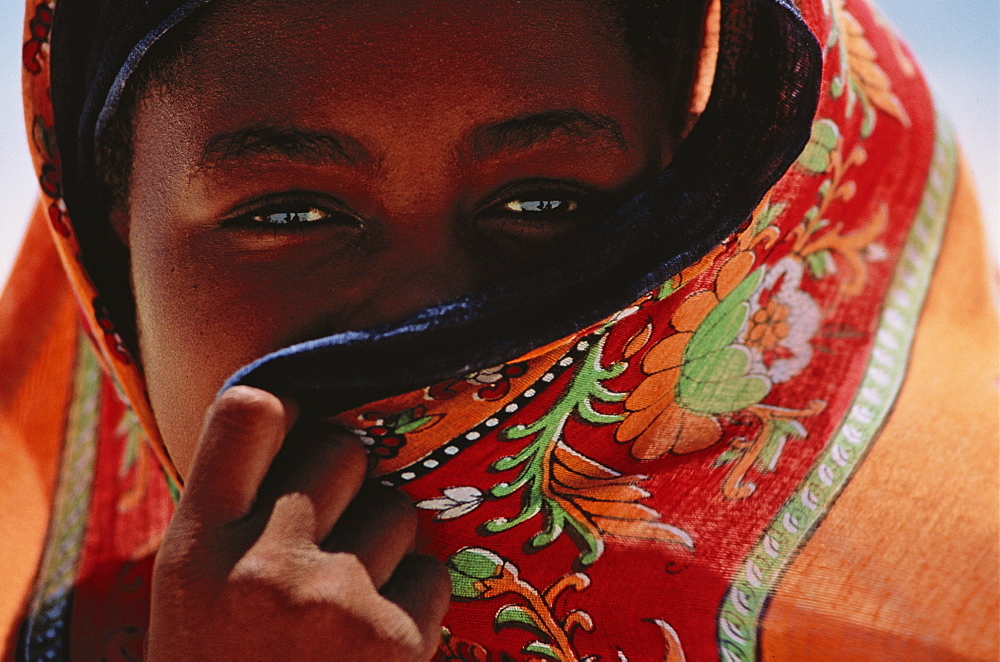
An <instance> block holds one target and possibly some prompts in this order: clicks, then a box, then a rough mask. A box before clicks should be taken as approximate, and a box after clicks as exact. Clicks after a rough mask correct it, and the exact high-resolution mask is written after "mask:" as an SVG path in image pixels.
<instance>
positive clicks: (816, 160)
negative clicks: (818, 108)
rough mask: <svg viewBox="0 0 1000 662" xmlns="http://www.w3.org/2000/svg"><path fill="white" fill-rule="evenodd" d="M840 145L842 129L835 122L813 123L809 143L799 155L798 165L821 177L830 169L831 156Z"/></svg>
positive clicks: (822, 121)
mask: <svg viewBox="0 0 1000 662" xmlns="http://www.w3.org/2000/svg"><path fill="white" fill-rule="evenodd" d="M839 143H840V129H839V128H838V127H837V125H836V123H834V121H833V120H828V119H822V120H817V121H816V122H813V125H812V135H811V136H810V137H809V143H808V144H807V145H806V148H805V149H804V150H802V153H801V154H799V158H798V161H797V163H798V164H799V166H800V167H802V168H803V169H805V170H806V171H808V172H810V173H812V174H814V175H820V174H823V173H824V172H826V171H827V170H829V168H830V154H831V153H833V151H834V150H835V149H837V145H838V144H839Z"/></svg>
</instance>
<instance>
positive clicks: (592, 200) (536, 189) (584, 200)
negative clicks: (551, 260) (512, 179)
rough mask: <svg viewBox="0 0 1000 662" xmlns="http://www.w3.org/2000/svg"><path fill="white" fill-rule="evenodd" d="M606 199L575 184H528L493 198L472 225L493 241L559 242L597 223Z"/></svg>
mask: <svg viewBox="0 0 1000 662" xmlns="http://www.w3.org/2000/svg"><path fill="white" fill-rule="evenodd" d="M610 197H611V196H610V195H604V194H601V193H600V192H598V191H594V190H592V189H590V188H589V187H586V186H584V185H581V184H576V183H575V182H563V181H547V180H546V181H538V180H535V181H529V182H524V183H522V184H515V185H514V186H510V187H507V188H505V189H504V190H502V191H501V192H500V193H499V194H497V195H495V196H494V197H493V201H492V202H491V203H489V204H488V205H486V206H485V208H484V209H483V210H482V211H480V212H479V213H478V214H477V216H476V223H477V226H478V228H479V229H480V230H481V231H483V232H485V233H486V234H487V235H488V236H489V237H490V238H491V240H494V241H501V242H507V241H514V242H528V243H534V244H552V243H561V242H564V241H569V240H570V239H572V238H574V237H576V236H577V235H579V234H580V233H582V232H584V231H585V230H586V229H588V228H589V227H592V226H593V225H594V224H596V223H598V222H600V220H601V218H602V216H603V214H605V213H606V212H607V210H608V209H609V203H610V200H609V198H610Z"/></svg>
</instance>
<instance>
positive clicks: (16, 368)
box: [0, 207, 79, 640]
mask: <svg viewBox="0 0 1000 662" xmlns="http://www.w3.org/2000/svg"><path fill="white" fill-rule="evenodd" d="M12 273H13V275H12V276H11V279H10V281H9V282H8V283H7V287H6V289H5V291H4V294H3V298H2V299H0V375H2V376H3V377H2V379H0V467H3V469H2V471H0V503H2V504H3V508H0V540H3V543H4V544H2V545H0V568H3V573H0V636H3V637H4V640H9V638H10V637H11V636H12V635H13V633H14V630H15V628H16V625H15V619H16V618H17V617H18V616H19V615H20V612H21V609H22V606H23V605H22V603H23V601H24V598H25V596H26V594H27V592H28V589H29V588H30V585H31V582H32V579H33V578H34V576H35V571H36V570H37V567H38V560H39V558H40V557H41V553H42V545H43V543H44V542H45V530H46V526H47V525H48V520H49V511H50V509H51V504H52V494H53V489H54V486H55V479H56V471H57V469H58V462H59V451H60V449H61V447H62V439H63V437H62V435H63V431H64V428H63V426H64V420H65V416H64V415H63V413H62V412H64V411H65V410H66V407H67V405H68V401H69V395H70V389H69V384H70V381H71V371H72V369H73V364H74V355H75V351H76V341H77V329H78V322H77V320H78V315H79V313H78V311H77V307H76V303H75V301H74V300H73V295H72V294H71V293H70V290H69V287H68V284H67V282H66V275H65V272H64V271H63V268H62V265H61V264H60V263H59V258H58V256H57V255H56V252H55V247H54V246H53V245H52V242H51V241H50V240H49V238H48V229H47V228H46V219H45V214H44V210H43V209H42V208H41V207H38V208H37V209H36V212H35V215H34V217H33V219H32V222H31V224H30V226H29V228H28V233H27V237H26V238H25V242H24V248H23V249H22V251H21V254H20V256H19V257H18V259H17V263H16V264H15V265H14V269H13V272H12Z"/></svg>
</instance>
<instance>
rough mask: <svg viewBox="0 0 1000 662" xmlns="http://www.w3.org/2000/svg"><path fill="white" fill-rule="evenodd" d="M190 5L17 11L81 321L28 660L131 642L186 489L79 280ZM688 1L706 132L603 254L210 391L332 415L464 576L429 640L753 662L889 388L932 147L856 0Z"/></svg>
mask: <svg viewBox="0 0 1000 662" xmlns="http://www.w3.org/2000/svg"><path fill="white" fill-rule="evenodd" d="M208 1H209V0H196V1H189V2H177V1H176V0H174V1H173V2H170V1H167V0H160V1H152V2H150V1H144V2H138V1H128V2H122V1H117V2H111V1H108V2H100V3H96V4H95V3H93V2H84V1H83V0H46V1H42V2H38V0H29V2H28V16H27V18H28V23H27V28H26V29H27V32H26V41H25V44H24V50H23V55H24V58H23V63H24V68H25V94H26V105H27V109H28V110H27V117H28V122H29V126H30V131H31V136H32V139H33V140H32V145H33V150H34V158H35V165H36V168H37V171H38V173H39V180H40V183H41V186H42V191H43V194H44V195H43V202H42V204H43V207H44V210H45V220H46V221H47V224H48V227H49V234H50V236H51V239H52V242H53V244H54V246H55V250H56V251H57V253H58V256H59V259H60V260H61V263H62V267H63V269H64V270H65V273H66V276H67V278H68V281H69V284H70V287H71V290H72V293H73V295H74V296H75V299H76V304H77V306H78V308H79V311H80V319H81V323H80V327H81V330H82V333H81V334H80V336H79V338H80V341H79V343H78V344H76V346H75V348H74V350H73V352H72V356H74V357H75V358H74V359H73V361H72V366H73V367H72V370H71V371H69V372H68V373H67V379H66V385H65V387H64V390H65V391H66V396H65V400H66V403H67V404H66V407H65V412H66V414H65V427H64V429H63V437H62V451H61V467H60V469H59V478H58V481H57V486H56V491H55V496H54V497H53V504H52V516H51V523H50V527H49V534H48V539H47V543H46V545H45V551H44V555H43V558H42V560H41V563H40V567H39V571H38V574H37V578H36V581H35V587H34V589H33V593H32V597H31V601H30V604H29V605H28V608H27V613H26V616H25V620H24V625H23V628H22V630H21V633H20V635H19V637H18V646H19V655H21V656H22V657H24V658H26V659H51V658H57V657H61V656H68V655H69V654H70V653H74V654H76V653H79V654H80V655H82V656H91V655H93V656H98V655H102V656H113V655H122V656H128V655H131V654H136V653H137V652H141V641H142V635H143V632H144V628H145V623H146V619H147V617H148V590H149V573H150V569H151V565H152V558H153V555H154V553H155V549H156V546H157V544H158V542H159V538H160V536H161V535H162V531H163V529H164V528H165V526H166V523H167V522H168V521H169V516H170V512H171V508H172V503H173V502H174V501H175V500H176V498H177V497H178V494H179V492H180V490H181V481H180V479H179V477H178V475H177V473H176V470H175V469H174V468H173V466H172V464H171V462H170V459H169V456H168V454H167V453H166V451H165V449H164V448H163V445H162V442H161V441H160V439H159V436H158V433H157V431H156V425H155V420H154V418H153V416H152V412H151V410H150V406H149V403H148V400H147V398H146V395H145V387H144V383H143V378H142V374H141V370H140V367H139V366H138V365H137V364H136V362H135V360H134V359H133V358H132V356H131V352H130V348H129V345H130V341H129V339H128V338H127V337H124V338H123V336H122V333H120V332H119V329H122V328H125V327H127V325H128V319H127V315H128V301H127V298H128V297H127V294H123V292H122V291H121V290H120V289H118V290H116V287H117V286H116V285H114V283H113V281H114V276H113V274H112V275H109V274H107V273H103V272H101V270H100V269H99V268H98V267H96V266H95V265H96V264H97V262H99V261H100V259H99V255H100V251H101V250H103V249H104V248H105V245H104V244H103V243H102V242H104V241H105V239H106V233H107V231H108V230H107V228H106V227H102V226H101V224H100V218H101V213H102V208H101V204H102V201H101V200H100V199H98V198H96V197H95V196H93V194H92V192H93V191H94V190H95V189H96V187H95V186H94V184H95V182H96V180H95V177H96V175H95V145H96V144H97V140H98V138H99V136H100V132H101V130H102V126H103V125H104V123H105V122H106V121H107V118H108V116H109V115H110V114H112V113H113V112H114V109H115V107H116V104H117V103H118V101H119V100H120V98H121V95H122V92H123V90H124V89H125V87H126V86H127V84H128V82H129V78H130V76H131V75H133V74H134V73H135V72H136V70H137V68H138V66H139V62H140V61H141V59H142V58H143V56H144V55H145V54H146V53H147V51H149V50H150V48H151V47H152V45H153V44H154V43H155V42H156V40H157V39H158V38H159V37H160V36H162V35H163V34H165V33H166V32H167V31H169V30H170V29H172V28H173V27H174V26H176V25H178V24H180V23H182V22H183V21H184V20H196V18H192V15H193V14H195V13H196V11H197V9H198V7H200V6H201V5H203V4H205V3H206V2H208ZM95 7H96V8H95ZM708 21H709V23H708V27H707V29H706V34H707V35H716V36H717V43H715V44H712V49H711V50H712V60H713V61H716V62H717V65H716V68H715V75H714V79H713V81H712V87H711V96H710V98H708V100H707V104H706V106H705V108H704V111H703V113H702V114H701V117H700V119H699V121H698V122H697V124H696V125H695V127H694V129H693V130H692V132H691V133H690V135H689V136H688V137H687V138H686V140H685V141H684V143H683V144H682V145H681V146H680V148H679V150H678V152H677V154H676V156H675V158H674V160H673V161H672V163H671V165H670V167H668V169H667V170H666V171H665V172H664V173H663V174H662V175H661V176H660V177H659V178H658V179H657V180H656V181H655V182H654V183H653V184H652V185H651V186H650V187H649V188H648V190H646V191H644V192H643V193H641V194H640V195H639V196H637V197H636V198H635V199H633V200H632V201H630V202H629V203H628V204H626V205H625V206H624V207H623V208H622V209H621V210H619V211H618V212H617V213H616V215H614V216H613V217H612V218H610V219H609V220H608V221H607V223H606V224H605V225H604V226H602V228H601V230H600V232H601V233H602V235H601V236H600V238H599V239H598V240H596V241H594V242H592V244H589V248H586V249H581V250H580V251H578V252H577V253H575V254H574V255H573V256H571V259H570V258H567V259H566V260H563V261H559V260H555V261H551V262H546V263H544V264H542V265H540V266H539V267H537V268H535V269H532V270H530V271H528V272H527V273H525V274H522V275H520V276H518V277H515V278H514V279H512V280H511V281H508V282H506V283H504V284H503V285H502V286H500V287H498V288H497V289H495V290H492V291H489V292H480V293H475V294H472V295H470V296H467V297H464V298H462V299H459V300H456V301H450V302H445V303H443V304H440V305H438V306H435V307H433V308H430V309H428V310H426V311H423V312H421V313H418V314H416V315H415V316H413V317H411V318H409V319H406V320H403V321H401V322H398V323H394V324H391V325H386V326H383V327H379V328H376V329H364V330H358V331H352V332H348V333H343V334H338V335H336V336H331V337H327V338H321V339H317V340H315V341H311V342H308V343H304V344H302V345H297V346H294V347H290V348H286V349H283V350H281V351H279V352H276V353H275V354H272V355H269V356H267V357H264V358H263V359H261V360H260V361H258V362H256V363H254V364H252V365H250V366H247V367H246V368H244V369H243V370H241V371H239V372H238V373H237V374H236V375H234V376H233V377H232V378H231V380H230V383H246V384H252V385H257V386H261V387H264V388H267V389H270V390H273V391H275V392H279V393H285V394H292V395H294V396H295V397H297V398H298V399H299V400H301V401H303V402H305V403H306V406H307V407H308V408H310V409H312V410H314V411H317V412H320V413H324V414H333V413H336V414H339V416H338V420H339V421H340V422H341V423H342V424H343V425H344V426H345V427H347V428H348V429H350V430H352V431H353V432H354V433H355V434H356V435H357V436H358V438H359V439H360V440H361V441H362V443H363V444H364V445H365V446H366V447H367V448H368V451H369V454H370V457H371V458H372V464H373V473H374V475H376V476H377V477H378V479H379V480H381V481H382V482H383V483H384V484H385V485H387V486H391V487H396V488H399V489H400V490H402V491H404V492H405V493H406V494H407V495H409V496H410V497H411V498H412V499H413V501H414V502H415V503H416V505H417V506H418V508H420V509H421V512H422V513H423V515H424V523H425V527H426V530H427V535H428V545H429V551H430V552H431V553H433V554H435V555H437V556H439V557H440V558H441V559H442V560H445V561H446V562H447V564H448V568H449V571H450V573H451V579H452V593H453V598H454V602H453V605H452V608H451V610H450V611H449V614H448V616H447V617H446V619H445V630H444V637H443V641H442V647H441V651H440V658H441V659H446V660H477V661H485V660H503V659H544V660H559V661H562V660H578V659H594V660H596V659H602V660H612V659H618V660H651V659H661V658H662V659H666V660H683V659H685V658H687V659H708V658H710V657H720V658H722V659H727V660H744V659H752V658H754V657H755V656H756V655H757V653H758V650H759V646H760V637H761V636H762V633H763V632H764V630H763V625H762V624H763V621H764V619H765V615H766V611H767V609H768V605H769V603H770V601H771V599H772V597H773V596H774V594H775V592H776V591H777V589H778V586H779V583H780V581H781V578H782V576H783V573H784V572H786V570H787V569H788V568H789V567H790V565H791V564H792V563H793V561H794V560H795V558H796V555H797V554H798V553H799V552H800V551H801V550H802V549H803V546H804V545H805V544H806V542H807V541H808V540H809V538H810V536H811V535H812V533H813V532H814V531H815V530H816V528H817V526H818V525H819V524H820V523H821V522H822V521H823V519H824V517H825V516H826V514H827V513H828V512H829V510H830V508H831V506H832V504H833V503H834V501H835V500H836V499H837V498H838V496H839V495H840V494H841V493H842V492H843V490H844V489H845V486H846V485H847V484H848V482H849V481H850V480H851V478H852V476H853V475H854V474H855V472H856V471H857V470H858V468H859V467H860V466H861V465H862V463H863V460H864V459H865V457H866V454H867V453H868V452H869V449H870V447H871V445H872V443H873V441H874V440H875V438H876V437H877V435H878V432H879V430H880V429H881V428H882V427H883V426H884V425H885V423H886V421H887V419H888V417H889V414H890V412H891V411H892V408H893V406H894V403H895V402H896V399H897V395H898V392H899V389H900V386H901V384H902V382H903V378H904V374H905V370H906V365H907V361H908V356H909V352H910V348H911V344H912V341H913V338H914V333H915V329H916V324H917V319H918V316H919V315H920V312H921V309H922V305H923V302H924V298H925V294H926V292H927V289H928V284H929V282H930V278H931V274H932V271H933V269H934V266H935V262H936V259H937V255H938V251H939V248H940V245H941V241H942V236H943V233H944V228H945V220H946V218H947V215H948V210H949V204H950V201H951V199H952V194H953V191H954V188H955V181H956V172H957V167H956V162H957V157H956V150H955V147H954V145H953V143H952V139H951V136H950V133H949V131H948V129H947V127H946V125H945V124H944V123H942V122H941V120H940V119H939V118H938V117H937V116H936V114H935V111H934V107H933V105H932V102H931V99H930V96H929V94H928V91H927V89H926V87H925V84H924V82H923V80H922V78H921V76H920V75H919V73H918V71H917V70H916V68H915V66H914V64H913V61H912V60H911V58H910V55H909V54H908V52H907V51H906V49H905V47H904V46H902V45H901V44H900V43H899V42H898V41H897V40H896V38H895V37H894V36H893V34H892V33H891V31H890V30H888V29H887V28H886V26H885V23H884V21H883V20H882V19H881V17H879V16H878V14H877V13H876V12H875V11H874V10H873V9H872V8H871V7H870V6H869V5H868V4H867V3H866V2H865V0H800V1H799V2H796V3H795V4H793V3H792V2H790V0H722V2H721V3H718V2H716V3H713V4H712V10H711V11H710V12H709V17H708ZM53 26H54V27H53ZM703 60H704V58H703ZM34 231H35V233H36V234H34V235H32V241H36V242H38V241H41V239H40V237H39V236H38V234H37V228H36V229H35V230H34ZM571 267H572V268H571ZM18 268H21V267H20V265H19V267H18ZM538 283H545V284H546V285H545V287H538ZM63 305H64V304H63ZM126 335H127V334H126ZM53 342H55V341H53ZM61 342H63V344H66V342H67V341H66V340H65V339H64V340H62V341H61ZM331 366H336V370H331V369H330V368H331ZM334 376H336V377H334ZM54 388H55V387H54Z"/></svg>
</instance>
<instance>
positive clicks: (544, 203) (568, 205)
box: [503, 199, 580, 215]
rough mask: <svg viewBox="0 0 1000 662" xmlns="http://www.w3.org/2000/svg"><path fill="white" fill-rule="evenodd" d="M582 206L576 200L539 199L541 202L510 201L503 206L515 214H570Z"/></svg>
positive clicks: (526, 200)
mask: <svg viewBox="0 0 1000 662" xmlns="http://www.w3.org/2000/svg"><path fill="white" fill-rule="evenodd" d="M579 207H580V204H579V203H578V202H577V201H576V200H568V199H552V200H549V199H544V200H542V199H539V200H529V199H521V200H510V201H508V202H507V203H505V204H504V205H503V208H504V209H505V210H506V211H509V212H511V213H515V214H526V215H527V214H569V213H571V212H574V211H576V210H577V209H579Z"/></svg>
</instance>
